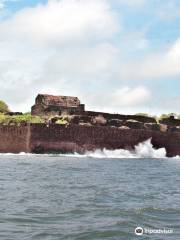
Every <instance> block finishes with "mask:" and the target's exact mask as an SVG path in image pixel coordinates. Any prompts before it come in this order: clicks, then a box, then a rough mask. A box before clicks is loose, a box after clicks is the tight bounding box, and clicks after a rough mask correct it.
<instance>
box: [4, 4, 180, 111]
mask: <svg viewBox="0 0 180 240" xmlns="http://www.w3.org/2000/svg"><path fill="white" fill-rule="evenodd" d="M0 90H1V91H0V99H2V100H4V101H6V102H7V104H8V105H9V107H10V109H11V110H12V111H24V112H26V111H30V107H31V106H32V105H33V104H34V99H35V97H36V95H37V94H38V93H48V94H54V95H65V96H66V95H67V96H78V97H79V99H80V100H81V102H82V103H85V104H86V109H87V110H95V111H106V112H113V113H114V112H115V113H117V112H118V113H132V114H133V113H140V112H141V113H142V112H146V113H149V114H152V115H154V114H162V113H173V112H174V113H178V114H180V1H179V0H0Z"/></svg>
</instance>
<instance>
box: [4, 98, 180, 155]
mask: <svg viewBox="0 0 180 240" xmlns="http://www.w3.org/2000/svg"><path fill="white" fill-rule="evenodd" d="M31 114H32V116H40V117H41V118H42V119H45V120H44V122H42V123H31V122H20V123H18V124H17V123H13V122H11V123H10V124H0V136H1V138H0V152H1V153H7V152H12V153H20V152H27V153H74V152H77V153H84V152H86V151H94V150H96V149H104V148H106V149H110V150H115V149H128V150H133V149H134V147H135V146H136V145H137V144H138V143H141V142H143V141H146V140H147V139H151V142H152V144H153V146H154V148H156V149H158V148H162V147H163V148H165V149H166V152H167V156H170V157H172V156H176V155H180V120H179V119H176V118H174V117H173V116H170V117H166V118H163V119H160V120H159V121H157V119H156V118H153V117H149V116H142V115H122V114H110V113H103V112H93V111H86V110H85V105H84V104H81V102H80V100H79V99H78V98H77V97H66V96H51V95H47V94H39V95H38V96H37V97H36V100H35V105H34V106H32V109H31ZM11 115H13V113H11ZM62 120H63V121H62Z"/></svg>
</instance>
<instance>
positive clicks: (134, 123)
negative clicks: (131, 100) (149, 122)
mask: <svg viewBox="0 0 180 240" xmlns="http://www.w3.org/2000/svg"><path fill="white" fill-rule="evenodd" d="M124 125H125V126H127V127H129V128H131V129H144V124H143V123H142V122H138V121H135V120H127V121H125V122H124Z"/></svg>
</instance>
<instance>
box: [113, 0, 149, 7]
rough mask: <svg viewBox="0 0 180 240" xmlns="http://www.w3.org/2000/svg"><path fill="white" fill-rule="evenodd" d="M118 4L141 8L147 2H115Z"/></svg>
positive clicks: (137, 0)
mask: <svg viewBox="0 0 180 240" xmlns="http://www.w3.org/2000/svg"><path fill="white" fill-rule="evenodd" d="M115 1H117V2H118V3H120V4H125V5H128V6H130V7H142V6H144V5H145V4H146V2H147V0H115Z"/></svg>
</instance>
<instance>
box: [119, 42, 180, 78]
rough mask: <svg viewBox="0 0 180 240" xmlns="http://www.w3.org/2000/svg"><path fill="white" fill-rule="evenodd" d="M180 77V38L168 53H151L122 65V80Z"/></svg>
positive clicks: (120, 75) (120, 74)
mask: <svg viewBox="0 0 180 240" xmlns="http://www.w3.org/2000/svg"><path fill="white" fill-rule="evenodd" d="M178 75H180V38H179V39H177V40H176V41H175V42H174V43H173V44H172V45H171V46H170V47H169V48H168V49H167V50H166V51H164V52H159V53H151V54H148V55H146V56H145V57H143V58H142V59H138V60H134V61H131V62H128V63H123V64H122V65H121V71H120V73H119V77H120V78H121V79H131V80H133V79H134V80H147V79H151V80H153V79H161V78H168V77H173V76H174V77H175V76H178Z"/></svg>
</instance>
